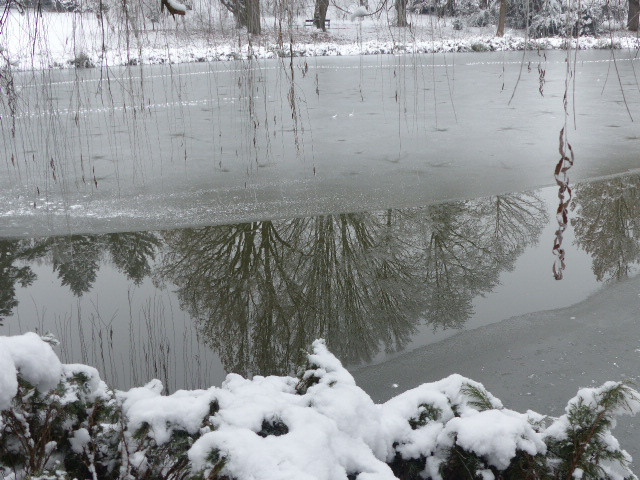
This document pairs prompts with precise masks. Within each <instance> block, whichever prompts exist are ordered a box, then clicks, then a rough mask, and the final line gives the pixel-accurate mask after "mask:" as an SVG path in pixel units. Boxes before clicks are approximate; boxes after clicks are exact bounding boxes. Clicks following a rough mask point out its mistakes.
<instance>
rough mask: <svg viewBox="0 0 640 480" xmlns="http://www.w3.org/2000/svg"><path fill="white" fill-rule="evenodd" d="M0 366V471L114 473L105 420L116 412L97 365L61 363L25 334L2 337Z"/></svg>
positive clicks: (113, 442)
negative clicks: (0, 373)
mask: <svg viewBox="0 0 640 480" xmlns="http://www.w3.org/2000/svg"><path fill="white" fill-rule="evenodd" d="M0 371H2V373H3V374H4V377H2V376H0V408H2V413H1V416H0V476H2V477H3V478H7V479H9V478H32V477H36V476H45V477H47V478H67V476H68V478H73V477H77V478H96V477H99V478H103V476H104V475H107V474H108V473H109V472H111V471H112V470H113V468H114V466H115V462H114V459H117V458H118V456H117V455H116V450H115V447H116V446H117V438H115V437H114V435H113V431H112V429H111V427H110V426H109V424H111V423H113V422H117V420H118V415H117V410H116V409H115V404H114V403H113V396H112V394H111V392H110V391H109V390H108V389H107V388H106V385H105V384H104V382H102V381H101V380H100V378H99V376H98V372H97V370H95V369H94V368H91V367H87V366H84V365H62V364H61V363H60V361H59V360H58V358H57V356H56V355H55V353H54V352H53V350H52V349H51V346H50V345H49V344H48V343H46V342H44V341H43V340H41V339H40V337H38V336H37V335H36V334H34V333H27V334H25V335H22V336H17V337H10V338H8V339H7V338H4V337H0ZM7 372H8V373H9V375H7ZM16 373H17V375H16ZM63 473H64V474H65V475H62V474H63ZM61 475H62V476H61Z"/></svg>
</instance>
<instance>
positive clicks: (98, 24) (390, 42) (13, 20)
mask: <svg viewBox="0 0 640 480" xmlns="http://www.w3.org/2000/svg"><path fill="white" fill-rule="evenodd" d="M190 15H191V14H189V15H187V18H186V19H185V20H184V21H183V20H181V21H180V22H177V23H176V22H174V21H173V19H170V18H165V17H162V18H160V19H159V23H158V25H157V29H154V30H151V29H149V28H148V27H146V28H143V27H140V28H133V29H132V30H130V31H129V30H126V29H125V28H124V27H123V25H121V24H120V23H119V20H117V19H110V17H109V16H106V17H105V20H104V22H102V21H100V19H99V18H98V17H97V16H96V15H95V14H90V13H68V12H67V13H56V12H44V13H42V15H41V16H39V17H38V16H37V15H35V14H34V13H33V12H31V11H29V10H28V11H27V12H26V13H25V14H22V15H21V14H18V13H17V11H11V13H10V15H9V18H8V20H7V22H6V24H5V25H4V26H3V30H2V35H0V53H1V54H2V55H1V56H0V58H1V60H0V62H2V63H4V64H5V65H11V67H12V68H13V69H15V70H34V69H35V70H39V69H48V68H71V67H98V66H102V67H107V66H109V67H113V66H122V65H140V64H142V65H153V64H177V63H188V62H216V61H227V60H246V59H248V58H253V59H272V58H279V57H286V56H289V55H290V54H291V52H293V55H294V56H297V57H316V56H345V55H378V54H395V55H403V54H409V55H412V54H428V53H449V52H485V51H514V50H523V49H525V48H527V49H531V50H538V49H540V50H545V49H559V48H565V47H566V45H567V43H566V42H567V41H566V40H565V39H564V38H562V37H549V38H538V39H528V40H527V39H526V38H525V36H524V34H523V31H521V30H510V31H508V33H507V35H506V36H505V37H503V38H498V37H495V31H494V27H486V28H471V27H469V28H467V29H466V30H465V31H464V32H457V31H456V30H453V29H452V28H451V26H449V25H447V24H446V21H444V20H440V19H437V20H435V24H434V20H433V19H432V18H431V17H430V16H426V15H417V16H415V17H413V19H412V28H411V30H408V29H399V28H397V27H391V26H389V24H388V23H385V22H383V21H382V19H377V20H374V19H367V20H365V21H364V22H361V21H356V22H351V21H348V20H344V19H343V20H341V19H335V18H334V21H333V22H332V28H331V29H330V30H329V31H328V32H327V33H324V32H318V31H316V30H315V29H314V28H305V27H304V26H303V25H304V17H301V18H299V19H298V20H297V22H299V23H296V24H295V25H294V26H292V30H291V31H288V32H286V34H284V35H283V32H281V31H277V30H276V29H275V28H274V27H273V26H272V25H271V23H272V22H271V20H265V22H264V23H265V26H264V29H263V30H264V33H263V35H261V36H260V37H254V38H253V39H252V41H251V44H249V41H248V38H247V35H246V33H243V32H242V31H240V30H236V29H235V28H234V27H229V26H228V25H225V23H224V21H223V22H222V23H221V24H220V25H216V26H215V28H213V27H210V28H209V29H204V28H203V27H202V25H200V23H198V21H197V17H194V18H191V17H190ZM443 22H444V23H443ZM154 28H156V27H154ZM291 39H293V44H292V45H291V46H290V43H289V42H290V41H291ZM283 40H284V42H283ZM569 44H570V46H571V48H576V47H577V48H579V49H592V48H599V49H609V48H614V49H638V48H640V38H638V37H637V36H634V35H632V34H631V33H630V32H616V33H614V34H613V35H611V36H610V35H608V34H607V35H603V36H602V37H592V36H591V37H590V36H584V37H580V38H579V39H571V40H569Z"/></svg>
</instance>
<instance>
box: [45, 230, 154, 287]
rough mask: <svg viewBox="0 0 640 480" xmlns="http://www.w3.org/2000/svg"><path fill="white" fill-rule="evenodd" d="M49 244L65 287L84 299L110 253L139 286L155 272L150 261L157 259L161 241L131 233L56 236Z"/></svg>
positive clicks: (150, 233) (113, 260)
mask: <svg viewBox="0 0 640 480" xmlns="http://www.w3.org/2000/svg"><path fill="white" fill-rule="evenodd" d="M48 245H49V251H50V256H51V262H52V264H53V270H54V271H56V272H58V278H59V279H60V281H61V283H62V285H68V286H69V288H70V289H71V291H72V292H73V293H74V294H75V295H77V296H81V295H83V294H84V293H86V292H88V291H89V290H91V287H92V286H93V283H94V282H95V280H96V276H97V273H98V270H99V269H100V263H101V262H102V261H103V260H104V259H105V254H107V253H108V258H109V259H110V260H111V262H112V263H113V265H114V266H115V267H116V268H117V269H118V270H119V271H121V272H122V273H123V274H125V275H126V276H127V277H128V278H130V279H131V280H133V281H134V282H135V283H136V284H139V283H140V282H141V281H142V279H143V278H144V277H146V276H148V275H149V274H150V273H151V267H150V265H149V261H150V260H153V259H154V258H155V250H156V248H157V247H158V245H159V241H158V239H157V237H156V234H154V233H152V232H128V233H110V234H106V235H71V236H68V237H55V238H52V239H50V240H49V242H48Z"/></svg>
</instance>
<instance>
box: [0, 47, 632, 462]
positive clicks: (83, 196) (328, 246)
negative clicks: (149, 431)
mask: <svg viewBox="0 0 640 480" xmlns="http://www.w3.org/2000/svg"><path fill="white" fill-rule="evenodd" d="M564 55H565V54H564V53H563V52H546V53H545V52H539V53H538V52H527V53H526V54H525V56H524V63H521V60H522V58H523V54H522V53H517V52H512V53H492V54H473V55H471V54H456V55H447V56H443V55H434V56H415V57H410V56H403V57H393V56H381V57H362V58H317V59H315V58H314V59H306V60H305V59H295V60H294V62H293V64H291V65H290V64H289V61H288V60H285V59H283V60H282V61H261V62H245V63H226V64H222V63H220V64H194V65H174V66H161V67H144V68H141V67H135V68H131V69H113V70H110V71H109V72H108V75H107V73H104V75H103V78H100V72H97V71H92V70H86V71H84V70H78V71H60V72H55V71H53V72H45V73H37V74H20V75H19V76H17V77H16V84H17V85H18V88H19V90H20V101H19V102H18V104H17V105H16V111H15V113H16V117H15V136H13V135H12V132H11V130H12V127H13V125H12V121H11V116H10V115H8V114H7V113H8V112H7V111H6V108H7V106H6V105H3V107H2V108H3V109H4V110H3V112H2V113H3V124H2V125H3V129H2V133H3V148H4V153H3V156H4V158H5V161H4V162H3V163H2V164H0V205H1V206H0V318H4V320H3V321H2V325H0V335H5V334H13V333H18V332H22V331H26V330H34V329H35V330H38V331H40V332H46V331H49V332H53V333H55V335H56V336H57V337H58V338H59V339H60V340H61V341H62V345H61V351H60V355H61V359H62V360H63V361H65V362H83V363H88V364H91V365H94V366H96V367H98V368H99V370H100V371H101V373H102V374H103V376H104V377H105V378H106V379H107V380H108V381H110V382H111V383H112V384H113V385H114V386H117V387H120V388H126V387H129V386H131V385H139V384H141V383H144V382H146V381H147V380H149V379H150V378H154V377H156V378H160V379H161V380H162V381H163V382H164V383H165V385H166V386H167V387H168V388H169V389H170V390H175V389H177V388H183V387H186V388H196V387H203V386H207V385H211V384H219V383H220V382H221V381H222V380H223V379H224V376H225V375H226V373H227V372H237V373H241V374H243V375H255V374H272V373H273V374H286V373H290V372H291V371H292V370H293V369H294V368H295V366H296V365H297V364H298V362H299V361H300V359H301V358H302V356H301V355H302V353H301V352H302V349H304V348H306V347H308V346H309V344H310V342H311V341H312V340H313V339H315V338H318V337H324V338H326V339H327V342H328V346H329V348H330V349H332V351H333V352H334V353H335V354H336V355H337V356H338V357H339V358H340V359H341V360H343V361H344V362H345V363H346V364H347V365H348V366H349V368H350V369H351V370H352V371H353V372H354V374H355V376H356V378H357V380H358V381H359V382H360V383H361V384H362V386H363V387H364V388H365V389H367V391H369V392H370V393H371V394H372V396H373V397H374V399H376V400H382V399H386V398H388V397H389V396H391V395H393V394H395V393H397V392H398V390H396V389H395V388H396V387H394V386H393V385H394V384H397V385H398V387H397V388H400V389H405V388H408V387H411V386H414V385H416V384H418V383H421V382H423V381H428V380H433V379H435V378H440V377H443V376H445V375H447V374H449V373H453V372H459V373H462V374H465V375H468V376H470V377H472V378H474V379H476V380H478V381H481V382H484V383H485V384H486V386H487V387H488V388H489V389H490V390H491V391H493V393H495V394H496V395H497V396H498V397H500V398H501V399H502V400H503V401H504V402H505V404H506V405H507V406H509V407H513V408H517V409H520V410H525V409H527V408H533V409H538V410H540V411H541V412H544V413H555V414H558V413H559V411H557V408H559V407H560V406H561V405H564V402H565V401H566V400H567V399H568V398H570V397H571V396H572V395H573V394H574V393H575V391H576V390H577V389H578V388H579V387H581V386H587V385H591V384H592V383H593V382H597V383H601V382H603V381H605V380H618V379H623V378H626V379H631V380H637V378H638V373H637V372H638V371H639V370H638V367H639V366H640V365H639V364H640V362H639V361H638V359H639V357H638V355H639V354H638V350H639V349H640V344H638V340H637V339H638V338H640V337H639V335H638V333H640V332H638V331H637V329H638V321H637V319H636V315H635V312H636V311H637V305H638V303H637V302H639V301H640V300H639V299H640V297H639V296H638V295H639V293H638V292H640V290H638V288H637V285H638V281H637V278H636V277H635V274H636V271H637V265H638V263H639V262H640V234H639V233H638V232H640V225H638V221H639V220H638V219H640V174H639V173H638V168H639V167H640V163H639V162H638V146H639V141H640V133H639V132H640V130H639V128H638V126H637V123H633V122H631V121H630V118H629V114H628V112H627V108H626V107H628V108H629V110H630V112H631V114H632V115H635V114H639V115H640V113H639V112H640V108H638V107H639V106H640V90H639V89H638V87H637V83H636V80H635V76H634V68H636V67H637V66H638V59H637V58H636V57H635V52H626V51H616V52H615V61H616V63H615V65H614V63H613V60H612V56H611V52H609V51H589V52H579V53H578V56H577V59H578V61H577V63H576V66H575V70H572V72H573V73H572V75H571V76H570V77H567V76H566V71H567V67H566V63H565V61H564V59H565V56H564ZM614 67H615V68H614ZM616 69H617V71H618V72H619V77H618V76H617V75H616V74H615V71H616ZM542 70H544V72H545V74H544V77H543V76H542V75H541V73H540V72H541V71H542ZM519 75H521V78H520V82H519V84H518V87H517V90H516V91H515V94H514V96H513V100H512V101H511V102H509V100H510V97H511V95H512V92H513V91H514V87H515V85H516V81H517V78H518V76H519ZM292 78H293V81H292ZM567 78H568V79H569V80H567ZM574 81H575V83H574ZM574 84H575V90H574ZM565 85H568V86H569V87H568V88H569V89H568V100H569V102H568V108H567V111H568V112H569V116H568V120H567V127H568V138H569V141H570V143H571V144H572V145H573V148H574V150H575V152H576V165H575V166H574V167H573V169H572V170H571V174H572V177H571V179H572V183H573V184H575V183H576V182H577V181H580V183H579V184H578V185H577V186H576V188H575V190H574V194H575V198H574V201H573V204H572V209H571V211H570V212H569V217H570V228H569V229H568V230H567V232H566V234H565V236H564V247H565V248H566V250H567V270H566V271H565V276H564V277H565V278H564V280H563V281H561V282H556V281H554V280H553V276H552V273H551V267H552V264H553V261H554V256H553V254H552V251H551V249H552V245H553V240H554V232H555V230H556V228H557V222H556V217H555V213H556V208H557V204H558V199H557V191H558V189H557V187H556V186H550V185H553V182H554V178H553V168H554V166H555V164H556V162H557V160H558V157H559V155H558V136H559V131H560V129H561V128H562V127H563V125H564V124H565V109H564V107H563V96H564V94H565ZM623 93H624V96H623ZM625 103H626V105H625ZM574 109H575V115H576V116H575V124H574V119H573V113H574ZM636 120H637V119H636ZM593 295H595V296H593ZM625 428H626V429H625V431H624V433H623V434H621V439H622V440H623V441H624V443H623V445H624V446H625V447H626V448H627V449H628V450H629V451H630V452H631V453H632V454H634V455H635V456H636V457H637V456H638V455H640V450H639V449H638V448H637V445H639V444H640V435H639V434H637V433H634V429H633V424H627V425H626V426H625Z"/></svg>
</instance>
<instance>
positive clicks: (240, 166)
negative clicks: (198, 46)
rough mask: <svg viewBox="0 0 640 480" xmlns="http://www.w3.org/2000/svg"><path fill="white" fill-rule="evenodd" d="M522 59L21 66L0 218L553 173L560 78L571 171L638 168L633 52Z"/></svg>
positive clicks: (116, 216) (358, 195)
mask: <svg viewBox="0 0 640 480" xmlns="http://www.w3.org/2000/svg"><path fill="white" fill-rule="evenodd" d="M522 58H523V55H522V53H520V52H505V53H486V54H456V55H446V56H445V55H433V56H413V57H412V56H401V57H394V56H380V57H375V56H371V57H361V58H353V57H352V58H346V57H345V58H313V59H295V61H294V62H293V64H292V66H290V65H289V62H288V61H285V60H284V59H283V60H282V61H275V60H272V61H261V62H257V61H256V62H245V63H240V62H230V63H217V64H192V65H174V66H170V67H165V66H159V67H135V68H133V67H132V68H130V69H110V70H109V71H105V72H103V73H102V74H101V73H100V72H98V71H95V70H76V71H60V72H56V71H49V72H45V73H36V74H30V73H25V74H20V75H18V76H17V77H16V79H15V81H16V84H17V87H16V88H17V89H18V91H19V92H20V95H21V96H20V101H19V102H18V103H17V106H16V113H17V118H16V119H15V129H16V136H15V138H14V137H12V135H11V129H12V127H13V124H12V122H11V120H10V118H9V117H8V115H7V114H6V113H7V112H5V114H4V115H3V117H4V120H3V130H2V133H3V142H2V145H3V149H4V151H3V158H4V161H3V162H2V164H0V203H1V204H2V205H3V208H2V210H1V212H0V222H1V224H0V225H2V234H3V235H4V236H37V235H42V234H45V233H50V234H64V233H70V232H92V233H97V232H100V233H107V232H113V231H132V230H142V229H154V230H155V229H165V228H175V227H181V226H183V227H187V226H198V225H199V226H204V225H211V224H218V223H231V222H238V221H243V220H248V219H253V220H258V219H264V218H285V217H292V216H307V215H315V214H319V213H335V212H350V211H362V210H375V209H379V208H388V207H409V206H421V205H426V204H429V203H433V202H437V201H445V200H452V199H467V198H475V197H478V196H483V195H491V194H497V193H504V192H519V191H524V190H528V189H533V188H539V187H541V186H545V185H550V184H552V182H553V178H552V176H551V175H550V169H551V168H552V166H553V163H554V162H555V161H557V157H558V152H557V150H558V146H557V145H558V140H557V139H558V134H559V131H560V129H561V128H562V126H563V125H564V122H565V113H564V107H563V96H564V92H565V84H568V88H569V90H568V100H569V104H568V111H569V113H570V115H571V117H572V116H573V112H574V107H575V113H576V117H575V127H576V128H574V121H573V120H572V118H570V119H569V121H568V125H567V126H568V138H569V141H570V142H571V143H572V144H573V145H574V146H575V148H576V152H577V154H578V157H579V168H575V169H574V171H573V174H572V175H573V176H572V178H573V180H577V179H587V178H594V177H600V176H604V175H610V174H617V173H623V172H625V171H629V170H633V169H636V168H638V163H637V148H638V142H639V140H638V139H639V133H638V128H637V124H636V123H633V122H631V121H630V119H629V115H628V113H627V110H626V108H625V101H626V105H627V106H628V107H629V110H630V111H631V112H638V111H640V109H639V108H638V106H639V105H640V91H639V90H638V88H637V84H636V80H635V74H634V72H635V69H637V64H638V58H637V57H636V56H635V52H628V51H616V57H615V58H616V63H615V65H614V64H613V60H612V55H611V52H610V51H585V52H579V54H578V57H577V59H578V62H577V64H576V67H575V75H573V76H572V77H570V78H569V79H568V82H565V80H566V79H567V67H566V63H565V61H564V60H565V54H564V53H563V52H558V51H549V52H546V53H545V52H541V53H537V52H528V53H526V55H525V58H524V63H521V61H522ZM538 67H539V68H540V69H541V70H540V71H542V70H544V72H545V74H544V77H543V79H542V82H541V74H540V73H539V71H538ZM614 67H617V71H618V72H620V77H619V79H618V77H617V76H616V75H615V71H616V68H614ZM519 75H521V79H520V82H519V84H518V87H517V89H516V92H515V95H514V97H513V100H512V101H511V103H509V99H510V97H511V95H512V92H513V91H514V88H515V86H516V82H517V79H518V76H519ZM292 78H293V81H292ZM620 84H621V85H622V87H623V88H622V89H621V86H620ZM574 85H575V90H574ZM539 90H541V91H542V93H543V95H541V94H540V93H539ZM622 92H624V97H623V95H622ZM5 107H6V106H5ZM63 139H64V140H63ZM614 146H615V148H614Z"/></svg>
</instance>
